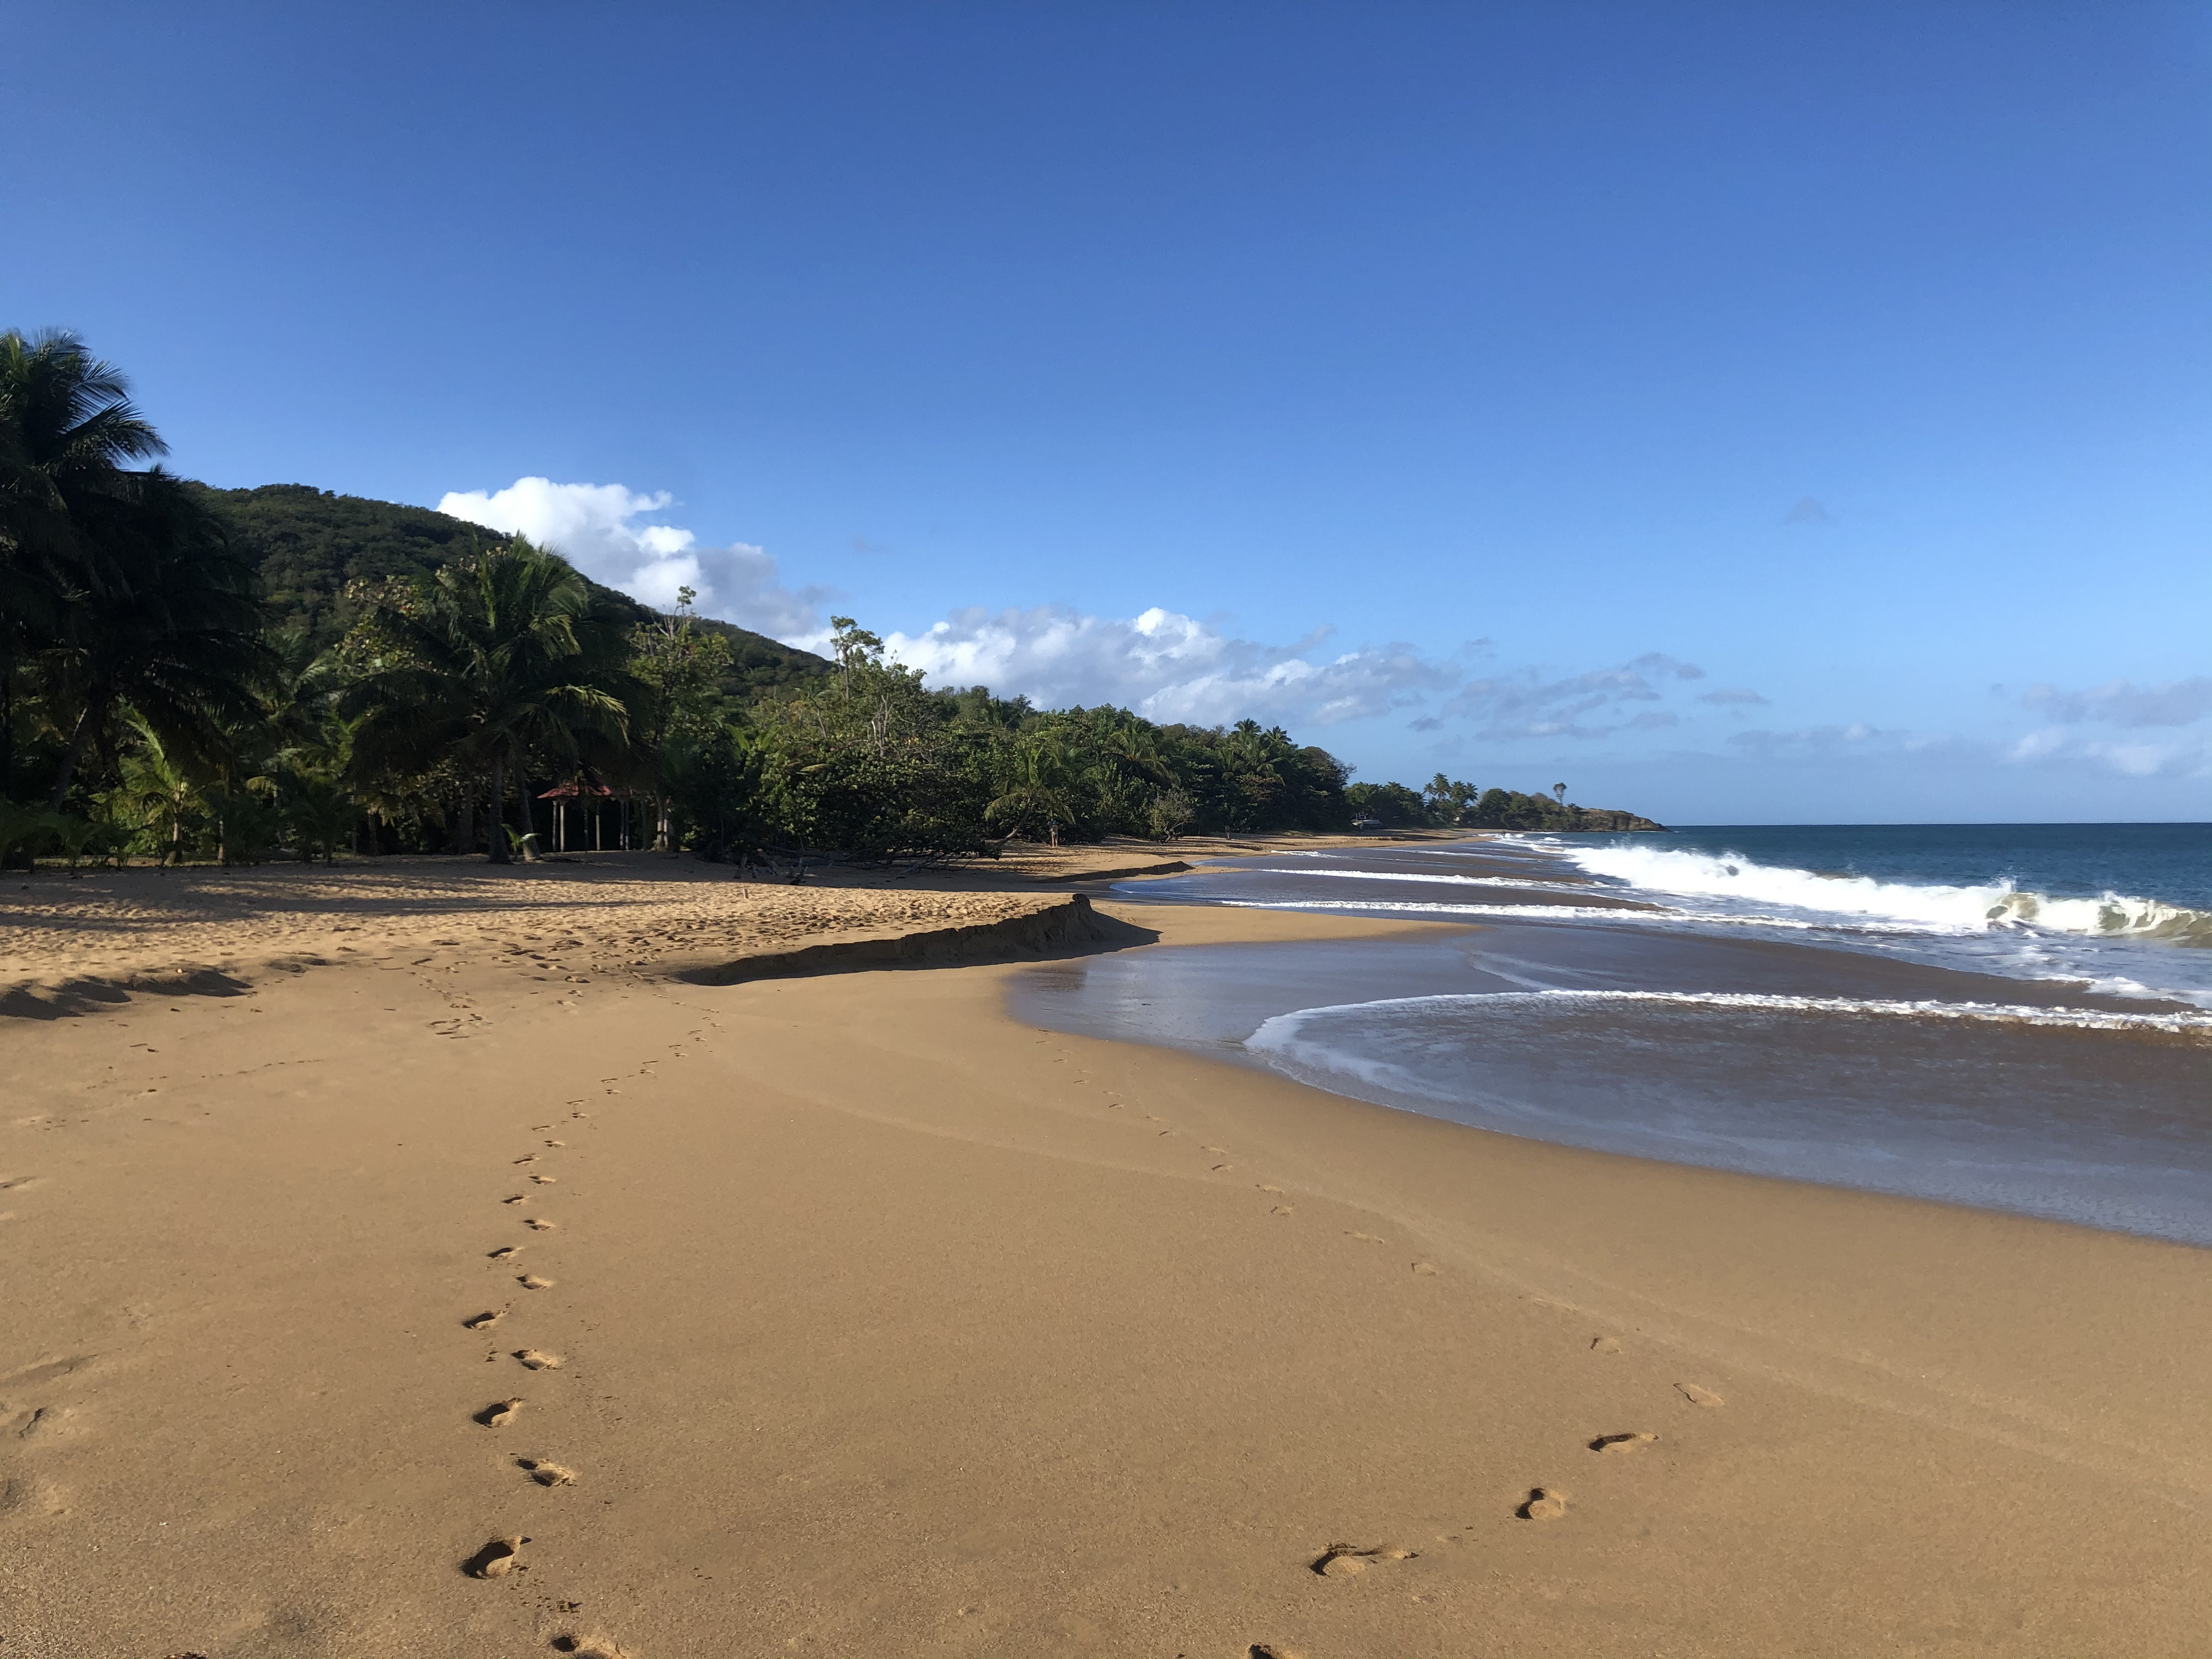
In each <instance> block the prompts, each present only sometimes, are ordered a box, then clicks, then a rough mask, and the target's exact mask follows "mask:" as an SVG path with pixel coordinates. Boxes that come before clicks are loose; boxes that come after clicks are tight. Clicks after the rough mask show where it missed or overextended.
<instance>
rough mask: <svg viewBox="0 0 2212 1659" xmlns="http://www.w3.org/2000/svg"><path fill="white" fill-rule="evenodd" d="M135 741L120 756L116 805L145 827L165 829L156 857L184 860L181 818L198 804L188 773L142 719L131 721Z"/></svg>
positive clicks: (197, 792) (183, 820) (196, 790)
mask: <svg viewBox="0 0 2212 1659" xmlns="http://www.w3.org/2000/svg"><path fill="white" fill-rule="evenodd" d="M131 726H132V728H133V730H134V731H135V732H136V733H137V738H138V741H137V744H135V745H134V746H132V748H131V749H130V750H128V751H127V752H126V753H125V755H124V757H123V761H122V772H123V783H122V787H121V788H120V789H119V790H118V791H117V794H118V798H119V804H120V805H123V806H125V809H126V810H127V811H130V812H131V815H132V816H133V817H136V818H137V819H138V821H139V822H140V823H143V824H144V825H145V826H146V827H148V828H149V829H156V828H159V829H167V830H168V832H169V833H168V837H167V846H165V847H164V848H162V849H161V858H160V859H159V860H157V861H158V862H160V863H161V864H165V865H166V864H167V863H169V862H171V861H172V860H174V861H175V862H177V863H179V864H182V863H183V862H184V861H185V819H187V818H188V817H191V814H192V811H193V809H194V808H195V807H197V805H199V804H200V799H199V789H198V787H197V785H196V784H195V783H194V782H193V781H192V777H191V773H190V772H188V771H186V770H185V768H184V767H183V766H181V765H179V763H178V762H177V760H176V757H174V756H173V755H171V754H170V753H169V751H168V749H167V745H165V744H163V743H162V741H161V734H160V733H159V732H155V730H154V728H153V727H152V726H149V725H148V724H147V723H146V722H145V721H144V720H132V722H131Z"/></svg>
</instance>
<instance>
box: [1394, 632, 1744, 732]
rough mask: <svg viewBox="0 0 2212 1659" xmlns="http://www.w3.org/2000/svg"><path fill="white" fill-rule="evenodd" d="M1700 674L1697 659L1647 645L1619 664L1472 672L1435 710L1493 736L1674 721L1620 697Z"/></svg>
mask: <svg viewBox="0 0 2212 1659" xmlns="http://www.w3.org/2000/svg"><path fill="white" fill-rule="evenodd" d="M1703 678H1705V670H1704V669H1702V668H1700V667H1699V666H1698V665H1696V664H1695V663H1688V662H1682V661H1680V660H1678V659H1675V658H1673V657H1669V656H1667V655H1665V654H1663V653H1660V652H1656V651H1650V652H1646V653H1644V655H1642V656H1640V657H1635V658H1632V659H1630V660H1629V661H1627V662H1625V663H1623V664H1621V665H1620V666H1619V667H1617V668H1600V669H1594V670H1592V671H1589V672H1588V673H1583V674H1570V675H1565V676H1553V675H1550V674H1547V672H1546V671H1543V670H1541V669H1537V668H1524V669H1519V670H1516V671H1513V672H1510V673H1506V674H1496V675H1490V676H1486V677H1485V678H1481V679H1475V680H1469V681H1468V682H1467V684H1464V685H1463V686H1462V687H1461V688H1460V690H1458V691H1457V692H1455V694H1454V695H1453V696H1451V697H1449V698H1448V699H1447V700H1446V701H1445V702H1444V704H1443V708H1441V709H1439V710H1438V711H1437V712H1438V714H1440V715H1442V716H1443V718H1444V719H1447V720H1458V719H1463V720H1471V721H1473V722H1474V730H1475V734H1476V735H1477V736H1479V737H1484V738H1493V739H1499V740H1505V739H1510V738H1602V737H1607V736H1610V735H1611V734H1612V733H1613V732H1618V731H1620V729H1621V728H1622V727H1623V726H1642V727H1645V728H1648V727H1650V726H1659V725H1672V724H1674V720H1673V719H1672V717H1671V716H1670V717H1668V718H1667V719H1664V720H1652V719H1648V718H1642V717H1638V718H1637V719H1630V718H1628V716H1627V710H1626V707H1625V705H1627V704H1630V703H1639V702H1658V701H1659V700H1660V699H1661V698H1662V696H1665V695H1666V690H1667V688H1668V684H1669V683H1670V682H1673V681H1677V680H1699V679H1703ZM1593 717H1595V719H1593Z"/></svg>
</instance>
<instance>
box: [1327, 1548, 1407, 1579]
mask: <svg viewBox="0 0 2212 1659" xmlns="http://www.w3.org/2000/svg"><path fill="white" fill-rule="evenodd" d="M1418 1553H1419V1552H1418V1551H1416V1550H1409V1549H1407V1547H1405V1546H1404V1545H1403V1544H1377V1545H1376V1546H1374V1547H1372V1548H1365V1547H1362V1546H1360V1545H1358V1544H1331V1545H1330V1546H1329V1547H1328V1548H1327V1549H1325V1550H1323V1551H1322V1553H1320V1554H1319V1555H1317V1556H1316V1557H1315V1558H1314V1559H1313V1560H1312V1561H1311V1562H1310V1563H1309V1564H1308V1565H1310V1567H1311V1569H1312V1570H1313V1571H1316V1572H1317V1573H1319V1574H1320V1575H1321V1576H1322V1577H1324V1578H1350V1577H1353V1576H1354V1575H1356V1574H1358V1573H1363V1572H1364V1571H1367V1569H1368V1568H1369V1567H1370V1566H1371V1565H1374V1564H1375V1563H1376V1562H1377V1561H1410V1560H1412V1559H1413V1557H1414V1556H1415V1555H1416V1554H1418Z"/></svg>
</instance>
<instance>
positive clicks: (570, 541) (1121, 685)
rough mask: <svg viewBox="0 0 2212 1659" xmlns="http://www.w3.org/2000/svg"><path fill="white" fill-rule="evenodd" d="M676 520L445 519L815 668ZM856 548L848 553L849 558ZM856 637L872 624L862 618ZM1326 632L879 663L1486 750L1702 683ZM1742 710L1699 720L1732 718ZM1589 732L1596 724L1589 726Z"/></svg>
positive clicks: (1162, 616) (957, 616) (581, 515)
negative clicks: (715, 623) (1481, 743)
mask: <svg viewBox="0 0 2212 1659" xmlns="http://www.w3.org/2000/svg"><path fill="white" fill-rule="evenodd" d="M671 504H672V498H671V496H670V495H668V494H667V493H666V492H665V491H660V492H656V493H653V494H651V495H647V494H643V493H641V492H639V491H636V490H633V489H628V488H627V487H625V486H624V485H622V484H618V483H610V484H590V483H554V482H553V481H552V480H551V479H550V478H542V477H528V478H518V479H516V480H515V482H514V483H512V484H510V485H508V486H507V488H506V489H497V490H481V489H477V490H455V491H453V492H452V493H450V494H448V495H446V496H445V497H444V499H443V500H441V501H440V502H439V503H438V510H439V511H440V512H441V513H451V514H453V516H454V517H456V518H459V519H465V520H468V521H469V522H471V523H472V524H480V525H483V526H487V527H489V528H490V529H494V530H499V531H504V532H509V533H514V534H520V535H524V536H527V537H529V538H531V539H532V541H534V542H538V543H539V544H543V545H544V546H547V547H550V548H552V549H553V550H555V551H556V552H558V553H560V554H562V556H565V557H567V558H568V560H569V561H571V562H573V563H574V565H575V566H576V567H577V568H579V569H580V570H582V571H583V572H584V573H585V574H586V575H589V576H591V577H592V578H593V579H594V580H599V581H601V582H605V584H607V585H608V586H611V587H617V588H620V589H621V590H622V591H623V592H626V593H629V594H631V595H632V596H634V597H635V598H637V599H643V600H645V601H646V602H647V604H651V605H671V604H673V603H674V602H675V599H676V592H677V590H678V588H679V587H690V588H692V589H695V590H696V592H697V594H698V605H699V609H700V611H701V612H702V614H704V615H706V616H709V617H720V618H721V619H723V620H725V621H728V622H733V623H738V624H739V625H740V626H743V627H746V628H750V629H757V630H758V631H759V632H761V633H763V634H767V635H771V636H773V637H775V638H776V639H780V640H783V641H787V642H788V643H790V644H793V645H796V646H799V647H804V648H806V649H810V650H817V651H821V650H825V649H826V648H827V647H828V644H829V632H828V629H827V628H826V626H825V624H824V618H823V611H824V607H825V606H826V605H827V604H828V602H829V599H830V598H831V594H830V592H829V590H827V589H825V588H822V587H816V586H806V587H799V588H793V587H791V586H787V585H786V584H785V582H784V581H783V580H782V578H781V574H780V573H779V572H778V570H777V568H776V562H775V560H774V559H773V558H771V557H770V556H769V555H768V554H767V553H766V552H765V551H763V550H762V549H760V548H757V547H750V546H747V545H744V544H734V545H732V546H728V547H702V546H701V545H700V544H699V542H698V538H697V537H696V536H695V535H694V534H693V533H692V532H690V531H689V530H686V529H684V528H681V527H680V526H675V525H671V524H668V523H665V522H656V520H659V519H661V518H662V517H663V515H664V514H665V512H666V509H667V508H668V507H670V506H671ZM860 544H861V543H860V538H855V541H854V545H855V546H856V547H858V546H860ZM863 620H864V621H865V620H867V619H866V618H865V617H864V618H863ZM1332 631H1333V630H1331V629H1328V628H1327V627H1323V628H1320V629H1316V630H1314V631H1313V632H1312V633H1310V634H1309V635H1306V636H1305V637H1304V638H1303V639H1299V640H1294V641H1291V642H1289V643H1287V644H1282V645H1273V644H1268V643H1267V642H1265V641H1257V640H1249V639H1245V638H1243V637H1240V636H1239V635H1235V634H1232V633H1231V632H1229V631H1227V630H1226V629H1225V628H1223V627H1222V626H1220V625H1218V623H1213V622H1210V621H1202V620H1200V619H1199V618H1197V617H1189V616H1186V615H1184V614H1182V613H1181V612H1179V611H1170V610H1168V609H1166V608H1164V607H1162V606H1154V607H1153V608H1152V609H1151V610H1148V611H1144V612H1143V613H1142V614H1141V615H1139V616H1136V617H1129V618H1127V619H1123V618H1119V617H1100V616H1095V615H1091V614H1088V613H1085V612H1083V611H1076V610H1073V609H1071V608H1068V607H1066V606H1054V605H1040V606H1036V607H1034V608H1032V609H1029V610H1008V611H986V610H983V609H981V608H980V607H975V608H970V609H967V610H962V611H953V612H952V613H951V615H949V616H947V617H945V619H944V620H943V621H941V622H939V623H934V624H933V625H932V626H931V627H929V628H927V629H923V630H922V631H921V632H919V633H915V634H905V633H892V634H890V635H887V636H886V638H885V641H884V643H885V646H886V647H887V648H888V650H889V651H890V654H891V655H893V656H895V657H896V658H897V659H899V660H900V661H902V662H904V663H906V664H907V665H909V666H911V667H915V668H919V669H921V671H923V672H924V673H925V674H926V675H927V677H928V678H929V680H930V683H931V684H933V685H938V686H967V685H987V686H989V687H990V688H991V690H994V692H996V693H998V694H999V695H1000V696H1017V695H1019V696H1027V697H1028V698H1029V699H1030V701H1031V702H1034V703H1036V705H1038V706H1039V707H1041V708H1066V707H1068V706H1071V705H1073V704H1079V703H1080V704H1098V703H1115V704H1119V705H1121V707H1124V708H1133V709H1135V710H1136V711H1137V712H1139V714H1144V715H1146V717H1147V718H1150V719H1152V720H1161V721H1188V722H1191V723H1193V724H1197V725H1204V726H1213V725H1219V724H1224V723H1226V722H1228V721H1231V720H1243V719H1247V718H1249V719H1253V720H1260V721H1262V722H1264V723H1267V724H1281V725H1285V726H1293V727H1314V726H1336V725H1340V724H1342V723H1344V722H1346V721H1350V720H1370V719H1373V718H1375V717H1376V716H1379V715H1385V714H1393V713H1397V712H1400V711H1405V710H1410V709H1414V708H1418V707H1419V706H1420V705H1423V704H1427V703H1431V700H1432V699H1437V698H1442V699H1444V701H1443V702H1442V704H1441V706H1440V707H1437V708H1434V712H1433V713H1431V714H1427V715H1425V717H1424V718H1422V719H1419V720H1415V721H1414V722H1413V727H1414V729H1416V730H1420V731H1436V730H1439V729H1441V728H1442V727H1443V726H1445V725H1446V724H1447V723H1450V724H1455V725H1456V724H1460V723H1462V722H1466V723H1469V724H1472V725H1473V726H1474V729H1475V732H1476V734H1477V735H1479V736H1480V737H1483V738H1492V739H1509V740H1510V739H1514V738H1559V737H1568V738H1601V737H1605V736H1607V735H1609V734H1611V733H1613V732H1619V731H1623V730H1628V731H1646V732H1648V731H1655V730H1662V729H1665V728H1667V727H1669V726H1674V725H1675V724H1676V723H1677V721H1678V718H1679V717H1678V716H1677V715H1675V714H1674V713H1673V712H1671V711H1668V710H1662V709H1657V708H1642V709H1641V710H1640V711H1638V712H1636V713H1634V714H1631V713H1630V708H1631V707H1632V706H1634V705H1639V704H1641V705H1648V704H1653V703H1656V702H1660V701H1661V699H1662V696H1664V694H1665V691H1666V690H1668V689H1669V688H1671V686H1672V685H1673V684H1674V683H1675V682H1679V681H1686V680H1696V679H1701V678H1704V674H1705V671H1704V670H1703V669H1701V668H1699V667H1697V666H1696V665H1693V664H1690V663H1685V662H1680V661H1678V660H1676V659H1674V658H1672V657H1668V656H1664V655H1662V654H1660V653H1656V652H1654V653H1647V654H1645V655H1644V656H1640V657H1638V658H1635V659H1632V660H1631V661H1629V662H1627V663H1624V664H1622V665H1620V666H1619V667H1616V668H1607V669H1600V670H1596V671H1591V672H1589V673H1583V674H1573V675H1568V676H1565V677H1564V678H1560V677H1556V676H1553V675H1551V674H1549V673H1547V671H1541V670H1538V669H1535V668H1527V669H1521V670H1515V671H1508V672H1504V673H1502V674H1497V675H1493V676H1492V677H1490V678H1483V679H1476V680H1469V679H1468V678H1467V675H1468V666H1467V664H1468V662H1469V661H1470V660H1472V659H1476V658H1479V657H1480V656H1481V655H1483V654H1484V653H1485V651H1486V642H1478V643H1477V644H1476V645H1474V646H1471V647H1465V648H1463V649H1462V651H1461V652H1460V653H1458V654H1457V655H1456V657H1455V658H1454V659H1434V658H1428V657H1424V656H1422V655H1421V654H1420V653H1419V652H1417V651H1415V650H1414V649H1413V647H1411V646H1407V645H1399V644H1387V645H1381V646H1367V647H1361V648H1359V649H1358V650H1353V651H1338V652H1335V653H1324V651H1323V647H1324V646H1325V644H1326V643H1327V641H1328V638H1329V636H1330V634H1331V632H1332ZM1755 697H1756V694H1755V693H1750V692H1723V693H1719V694H1717V695H1716V696H1712V697H1710V698H1708V699H1707V701H1709V702H1744V701H1747V700H1752V699H1755ZM1594 714H1602V715H1605V716H1609V717H1610V718H1608V719H1607V720H1605V721H1604V722H1603V723H1601V724H1596V725H1591V724H1587V723H1585V720H1586V717H1588V716H1590V715H1594Z"/></svg>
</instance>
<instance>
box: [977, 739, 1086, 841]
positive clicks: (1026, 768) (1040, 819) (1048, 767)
mask: <svg viewBox="0 0 2212 1659" xmlns="http://www.w3.org/2000/svg"><path fill="white" fill-rule="evenodd" d="M1075 783H1076V776H1075V757H1074V755H1073V752H1072V751H1071V750H1070V749H1069V748H1068V745H1067V742H1066V738H1063V737H1062V736H1061V735H1060V733H1059V732H1055V731H1053V730H1051V729H1049V728H1042V729H1036V730H1032V731H1028V732H1023V733H1022V734H1021V736H1020V737H1018V738H1015V739H1014V741H1013V743H1012V745H1011V747H1010V749H1009V750H1008V752H1007V754H1006V766H1005V769H1004V770H1003V771H1002V772H1001V773H1000V776H999V779H998V784H999V793H998V794H997V795H996V796H995V797H994V798H993V799H992V801H991V803H990V805H988V806H987V807H985V808H984V809H983V815H984V817H986V818H987V820H989V821H990V822H991V823H995V824H998V825H1000V827H1001V829H1002V830H1003V832H1004V833H1006V834H1007V835H1018V834H1020V833H1021V832H1022V831H1023V830H1024V829H1029V828H1031V827H1032V826H1034V825H1036V824H1038V823H1044V824H1046V825H1048V826H1053V827H1056V826H1057V825H1059V824H1060V823H1072V822H1073V820H1074V818H1075V816H1076V813H1075Z"/></svg>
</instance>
